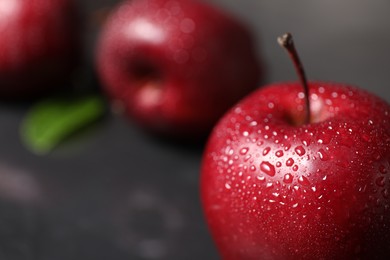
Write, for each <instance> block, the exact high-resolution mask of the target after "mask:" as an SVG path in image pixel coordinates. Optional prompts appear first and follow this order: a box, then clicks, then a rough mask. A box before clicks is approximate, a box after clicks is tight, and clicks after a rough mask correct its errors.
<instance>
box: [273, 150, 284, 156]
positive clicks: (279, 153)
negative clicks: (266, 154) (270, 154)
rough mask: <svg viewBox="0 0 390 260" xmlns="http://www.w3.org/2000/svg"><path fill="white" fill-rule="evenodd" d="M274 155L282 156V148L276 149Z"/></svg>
mask: <svg viewBox="0 0 390 260" xmlns="http://www.w3.org/2000/svg"><path fill="white" fill-rule="evenodd" d="M275 155H276V157H282V156H283V151H282V150H278V151H276V153H275Z"/></svg>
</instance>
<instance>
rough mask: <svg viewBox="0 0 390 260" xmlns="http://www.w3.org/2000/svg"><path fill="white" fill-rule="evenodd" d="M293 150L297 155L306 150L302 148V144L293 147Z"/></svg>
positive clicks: (302, 153)
mask: <svg viewBox="0 0 390 260" xmlns="http://www.w3.org/2000/svg"><path fill="white" fill-rule="evenodd" d="M295 152H296V153H297V154H298V155H299V156H302V155H304V154H305V153H306V150H305V148H303V147H302V146H297V147H295Z"/></svg>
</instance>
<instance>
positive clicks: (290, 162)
mask: <svg viewBox="0 0 390 260" xmlns="http://www.w3.org/2000/svg"><path fill="white" fill-rule="evenodd" d="M293 164H294V159H293V158H288V160H287V161H286V166H289V167H291V166H293Z"/></svg>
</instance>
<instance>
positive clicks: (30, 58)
mask: <svg viewBox="0 0 390 260" xmlns="http://www.w3.org/2000/svg"><path fill="white" fill-rule="evenodd" d="M77 19H78V16H77V10H76V7H75V5H74V3H73V2H72V1H71V0H0V98H1V99H14V98H18V99H19V98H26V97H32V96H38V95H40V94H43V93H45V92H46V91H51V90H55V89H58V88H59V87H60V86H62V85H64V84H65V82H66V81H67V80H69V77H70V75H71V73H72V71H73V70H74V68H75V64H76V61H77V59H78V57H77V56H78V47H79V28H78V27H79V25H78V24H77V22H78V20H77Z"/></svg>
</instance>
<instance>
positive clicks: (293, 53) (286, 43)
mask: <svg viewBox="0 0 390 260" xmlns="http://www.w3.org/2000/svg"><path fill="white" fill-rule="evenodd" d="M278 43H279V45H280V46H282V47H283V48H284V49H286V50H287V52H288V54H289V55H290V58H291V59H292V61H293V63H294V67H295V70H296V72H297V74H298V77H299V80H300V82H301V84H302V87H303V90H304V94H305V104H306V118H305V123H306V124H308V123H310V120H311V118H310V99H309V86H308V84H307V79H306V74H305V70H304V68H303V65H302V62H301V60H300V59H299V55H298V52H297V50H296V48H295V46H294V41H293V39H292V35H291V34H290V33H285V34H284V35H282V36H281V37H278Z"/></svg>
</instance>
